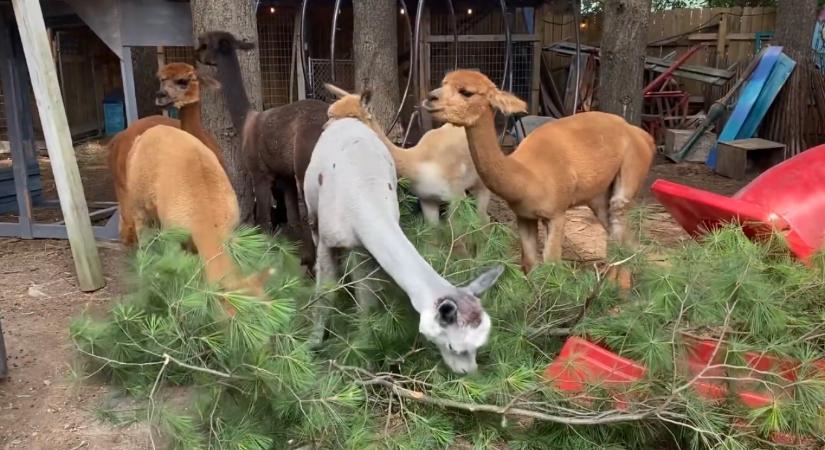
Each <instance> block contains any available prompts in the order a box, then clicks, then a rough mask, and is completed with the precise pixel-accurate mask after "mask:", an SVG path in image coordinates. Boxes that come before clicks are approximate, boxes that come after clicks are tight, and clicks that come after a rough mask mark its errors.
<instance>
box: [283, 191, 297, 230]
mask: <svg viewBox="0 0 825 450" xmlns="http://www.w3.org/2000/svg"><path fill="white" fill-rule="evenodd" d="M283 186H284V204H285V205H284V206H286V223H287V224H289V227H290V228H292V229H293V230H298V227H300V224H301V213H300V212H299V211H298V186H296V185H295V180H294V179H290V180H285V181H284V183H283Z"/></svg>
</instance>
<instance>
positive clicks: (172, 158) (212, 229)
mask: <svg viewBox="0 0 825 450" xmlns="http://www.w3.org/2000/svg"><path fill="white" fill-rule="evenodd" d="M126 189H127V192H128V195H127V198H126V202H125V204H123V205H122V207H123V209H124V212H125V213H126V214H124V215H123V217H126V218H127V219H128V220H134V223H133V224H129V225H130V226H133V227H134V229H135V231H136V232H137V234H138V236H139V235H140V233H141V231H142V230H144V229H145V228H147V227H150V226H153V225H159V226H160V227H161V228H164V229H169V228H181V229H185V230H188V231H189V232H190V233H191V235H192V242H193V244H194V246H195V248H196V249H197V251H198V254H199V255H200V256H201V258H203V260H204V263H205V265H206V279H207V281H209V282H210V283H216V284H220V285H221V286H223V287H224V288H226V289H229V290H238V289H244V288H248V289H250V290H251V291H252V293H253V294H254V295H258V296H260V295H262V294H263V291H262V287H261V283H262V278H260V276H258V275H256V276H253V277H250V278H246V279H244V278H241V276H240V273H239V272H238V268H237V267H236V266H235V264H234V263H233V261H232V258H231V257H230V256H229V255H228V254H227V253H226V252H225V251H224V243H225V242H226V240H227V239H228V238H229V236H230V234H231V233H232V231H233V230H234V229H235V227H236V226H237V225H238V220H239V219H238V200H237V198H236V196H235V191H234V190H233V189H232V184H231V183H230V182H229V177H227V175H226V172H224V170H223V167H221V164H220V163H219V162H218V158H217V157H216V156H215V154H214V153H212V152H211V151H210V150H209V148H207V147H206V146H205V145H204V144H203V143H202V142H201V141H200V140H198V139H197V138H196V137H194V136H192V135H191V134H189V133H187V132H185V131H182V130H180V129H178V128H174V127H170V126H168V125H157V126H154V127H152V128H150V129H149V130H147V131H145V132H144V133H143V134H141V135H140V136H138V138H137V139H136V140H135V144H134V146H133V147H132V149H131V151H130V152H129V157H128V159H127V161H126Z"/></svg>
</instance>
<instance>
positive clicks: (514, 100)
mask: <svg viewBox="0 0 825 450" xmlns="http://www.w3.org/2000/svg"><path fill="white" fill-rule="evenodd" d="M423 106H424V109H426V110H427V111H428V112H429V113H430V114H432V115H433V116H434V117H435V118H436V119H438V120H441V121H444V122H449V123H451V124H453V125H458V126H463V127H468V126H472V125H475V123H476V122H477V121H478V119H479V118H481V116H482V115H483V114H484V113H485V112H487V111H490V110H492V109H493V108H495V109H498V110H499V111H501V112H503V113H504V114H508V115H510V114H517V113H524V112H527V103H525V102H524V101H523V100H521V99H519V98H518V97H516V96H515V95H513V94H511V93H509V92H504V91H501V90H499V89H498V88H497V87H496V85H495V84H493V82H492V81H490V79H489V78H487V77H486V76H485V75H484V74H483V73H481V72H475V71H472V70H457V71H455V72H450V73H448V74H447V75H446V76H445V77H444V80H442V82H441V87H440V88H438V89H434V90H432V91H430V93H429V94H428V95H427V99H426V100H424V102H423Z"/></svg>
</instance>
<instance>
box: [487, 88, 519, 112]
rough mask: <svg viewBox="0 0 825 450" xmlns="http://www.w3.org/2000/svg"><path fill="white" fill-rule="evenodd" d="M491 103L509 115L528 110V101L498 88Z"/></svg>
mask: <svg viewBox="0 0 825 450" xmlns="http://www.w3.org/2000/svg"><path fill="white" fill-rule="evenodd" d="M490 104H491V105H493V107H494V108H496V109H498V110H499V111H501V112H503V113H504V114H507V115H512V114H516V113H526V112H527V103H525V102H524V100H522V99H520V98H518V97H516V96H515V95H513V94H511V93H509V92H504V91H500V90H498V89H496V91H495V92H494V93H493V94H492V97H491V98H490Z"/></svg>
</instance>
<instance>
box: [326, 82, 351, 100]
mask: <svg viewBox="0 0 825 450" xmlns="http://www.w3.org/2000/svg"><path fill="white" fill-rule="evenodd" d="M324 87H325V88H326V89H327V91H329V93H330V94H332V95H334V96H336V97H338V98H344V97H346V96H347V95H349V92H347V91H345V90H343V89H341V88H339V87H338V86H335V85H334V84H330V83H324Z"/></svg>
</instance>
